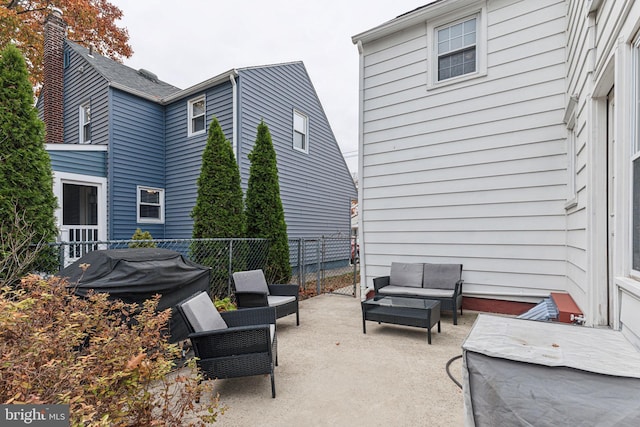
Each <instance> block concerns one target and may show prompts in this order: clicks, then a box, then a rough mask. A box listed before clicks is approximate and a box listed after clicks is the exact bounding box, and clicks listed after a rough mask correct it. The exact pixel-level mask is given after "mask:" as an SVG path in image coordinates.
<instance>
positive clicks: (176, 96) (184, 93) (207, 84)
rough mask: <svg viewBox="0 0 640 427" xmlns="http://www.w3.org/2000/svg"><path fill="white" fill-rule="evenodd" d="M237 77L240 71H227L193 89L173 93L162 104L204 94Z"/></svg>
mask: <svg viewBox="0 0 640 427" xmlns="http://www.w3.org/2000/svg"><path fill="white" fill-rule="evenodd" d="M237 76H238V70H237V69H235V68H233V69H231V70H229V71H226V72H224V73H221V74H218V75H217V76H215V77H211V78H210V79H208V80H205V81H203V82H200V83H198V84H195V85H193V86H191V87H188V88H186V89H183V90H181V91H178V92H176V93H172V94H171V95H169V96H165V97H164V98H162V99H161V103H162V104H168V103H170V102H173V101H176V100H178V99H180V98H184V97H187V96H190V95H193V94H196V93H199V92H202V91H204V90H206V89H208V88H210V87H212V86H216V85H219V84H220V83H222V82H225V81H229V79H230V78H231V77H234V78H235V77H237Z"/></svg>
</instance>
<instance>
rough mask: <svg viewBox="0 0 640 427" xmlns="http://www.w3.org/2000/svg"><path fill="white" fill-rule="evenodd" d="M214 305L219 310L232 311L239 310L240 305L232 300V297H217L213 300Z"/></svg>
mask: <svg viewBox="0 0 640 427" xmlns="http://www.w3.org/2000/svg"><path fill="white" fill-rule="evenodd" d="M213 305H215V306H216V309H218V311H232V310H237V309H238V306H237V305H236V304H235V303H234V302H233V301H231V297H225V298H222V299H217V298H216V300H215V301H214V302H213Z"/></svg>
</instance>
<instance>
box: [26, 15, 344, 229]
mask: <svg viewBox="0 0 640 427" xmlns="http://www.w3.org/2000/svg"><path fill="white" fill-rule="evenodd" d="M44 68H45V79H44V85H43V91H42V95H41V97H40V99H39V100H38V108H39V111H40V112H41V115H42V117H43V118H44V121H45V124H46V129H47V140H46V142H47V145H46V146H47V150H48V152H49V155H50V157H51V162H52V166H53V171H54V192H55V195H56V196H57V197H58V201H59V206H60V207H59V209H58V211H57V217H58V224H59V227H60V230H61V235H60V240H61V241H94V240H107V239H129V238H130V237H131V236H132V234H133V233H134V231H135V229H136V228H141V229H143V230H148V231H149V232H151V234H152V235H153V236H154V238H190V237H191V232H192V226H193V221H192V219H191V216H190V212H191V210H192V208H193V206H194V204H195V200H196V195H197V185H196V181H197V178H198V176H199V174H200V167H201V162H202V159H201V156H202V152H203V150H204V147H205V144H206V140H207V131H208V126H209V123H210V120H211V118H212V117H214V116H215V117H216V118H217V119H218V121H219V122H220V124H221V126H222V129H223V131H224V133H225V135H226V137H227V139H229V140H230V141H231V142H232V144H233V149H234V152H235V154H236V159H237V161H238V164H239V167H240V174H241V179H242V185H243V188H245V189H246V186H247V181H248V176H249V166H250V163H249V160H248V153H249V152H250V151H251V150H252V147H253V144H254V141H255V137H256V128H257V126H258V124H259V123H260V121H261V120H264V122H265V123H266V124H267V125H268V126H269V129H270V131H271V136H272V139H273V144H274V147H275V150H276V155H277V161H278V171H279V178H280V192H281V198H282V202H283V206H284V211H285V219H286V223H287V231H288V234H289V236H290V237H293V238H295V237H311V236H313V237H315V236H320V235H343V236H348V235H349V229H350V205H351V200H352V199H355V198H356V189H355V185H354V182H353V179H352V177H351V175H350V173H349V170H348V168H347V166H346V163H345V161H344V158H343V157H342V154H341V152H340V149H339V147H338V144H337V142H336V140H335V137H334V135H333V132H332V130H331V126H330V125H329V122H328V120H327V117H326V115H325V113H324V111H323V108H322V105H321V103H320V100H319V99H318V96H317V94H316V92H315V89H314V87H313V84H312V83H311V80H310V79H309V75H308V74H307V71H306V69H305V66H304V64H303V63H302V62H292V63H286V64H277V65H268V66H260V67H250V68H240V69H232V70H229V71H226V72H223V73H221V74H218V75H216V76H214V77H212V78H210V79H208V80H206V81H204V82H201V83H199V84H196V85H194V86H192V87H190V88H187V89H179V88H177V87H174V86H172V85H170V84H168V83H165V82H162V81H160V80H159V79H158V78H157V76H156V75H154V74H153V73H151V72H149V71H146V70H134V69H132V68H129V67H127V66H124V65H122V64H120V63H118V62H116V61H113V60H111V59H109V58H106V57H103V56H100V55H98V54H96V53H95V52H92V51H91V50H90V49H87V48H85V47H82V46H80V45H79V44H77V43H74V42H72V41H69V40H66V35H65V24H64V21H63V20H62V17H61V16H60V15H59V14H56V13H55V12H54V13H52V14H51V15H50V16H49V18H48V19H47V22H46V24H45V56H44Z"/></svg>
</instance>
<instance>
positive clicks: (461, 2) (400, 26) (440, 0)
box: [351, 0, 478, 45]
mask: <svg viewBox="0 0 640 427" xmlns="http://www.w3.org/2000/svg"><path fill="white" fill-rule="evenodd" d="M475 1H478V0H435V1H433V2H432V3H429V4H426V5H424V6H423V7H420V8H418V9H415V10H413V11H410V12H407V13H405V14H403V15H400V16H398V17H397V18H395V19H392V20H391V21H387V22H385V23H384V24H381V25H378V26H377V27H374V28H372V29H370V30H367V31H364V32H362V33H360V34H356V35H355V36H353V37H351V41H352V42H353V44H356V45H357V44H358V43H363V44H364V43H369V42H371V41H373V40H377V39H379V38H382V37H386V36H388V35H389V34H393V33H395V32H398V31H401V30H404V29H406V28H409V27H411V26H413V25H416V24H420V23H422V22H424V21H426V20H427V19H431V18H433V17H436V16H440V15H443V14H445V13H448V12H451V11H453V10H455V9H458V8H460V7H463V6H465V5H466V4H468V3H472V2H475Z"/></svg>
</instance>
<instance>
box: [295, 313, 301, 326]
mask: <svg viewBox="0 0 640 427" xmlns="http://www.w3.org/2000/svg"><path fill="white" fill-rule="evenodd" d="M296 326H300V311H298V310H296Z"/></svg>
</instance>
